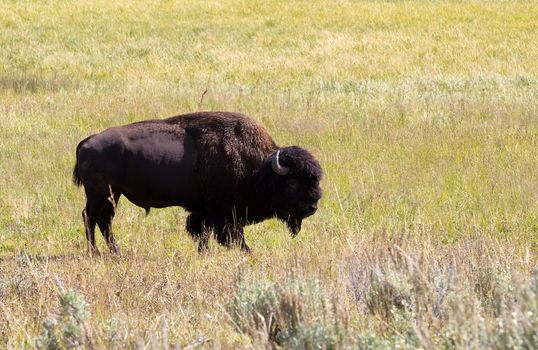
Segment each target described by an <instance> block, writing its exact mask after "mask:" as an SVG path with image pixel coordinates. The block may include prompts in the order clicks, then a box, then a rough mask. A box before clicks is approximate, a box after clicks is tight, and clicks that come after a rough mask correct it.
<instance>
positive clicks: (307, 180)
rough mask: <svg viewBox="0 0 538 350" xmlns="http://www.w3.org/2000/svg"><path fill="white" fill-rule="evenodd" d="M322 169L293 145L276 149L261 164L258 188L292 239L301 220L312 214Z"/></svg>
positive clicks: (307, 154) (316, 205) (317, 198)
mask: <svg viewBox="0 0 538 350" xmlns="http://www.w3.org/2000/svg"><path fill="white" fill-rule="evenodd" d="M321 176H322V170H321V167H320V165H319V163H318V162H317V161H316V159H315V158H314V157H313V156H312V155H311V154H310V153H309V152H308V151H306V150H305V149H302V148H300V147H297V146H291V147H284V148H280V149H278V150H277V151H275V152H273V153H271V154H270V155H269V156H268V157H267V159H266V160H265V163H264V168H263V170H262V176H261V178H260V181H261V184H260V185H261V186H262V187H263V188H265V190H266V196H265V197H266V198H265V199H264V200H267V201H268V203H266V204H268V205H270V207H271V208H270V210H271V211H272V213H273V215H276V217H277V218H279V219H280V220H282V221H284V222H286V224H287V225H288V228H289V229H290V231H291V233H292V235H293V236H295V235H296V234H297V233H298V232H299V231H300V230H301V223H302V220H303V219H304V218H306V217H308V216H310V215H312V214H314V213H315V212H316V210H317V208H318V201H319V200H320V198H321V188H320V187H319V182H320V180H321Z"/></svg>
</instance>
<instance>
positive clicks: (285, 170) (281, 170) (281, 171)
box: [271, 150, 290, 175]
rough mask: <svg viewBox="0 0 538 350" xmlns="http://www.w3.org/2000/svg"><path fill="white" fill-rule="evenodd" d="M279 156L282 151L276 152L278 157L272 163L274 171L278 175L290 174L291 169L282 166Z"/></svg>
mask: <svg viewBox="0 0 538 350" xmlns="http://www.w3.org/2000/svg"><path fill="white" fill-rule="evenodd" d="M279 154H280V150H278V151H276V156H275V157H274V158H273V161H272V162H271V165H272V166H273V171H274V172H275V173H277V174H278V175H287V174H288V173H289V172H290V168H288V167H286V166H282V165H280V162H279V161H278V155H279Z"/></svg>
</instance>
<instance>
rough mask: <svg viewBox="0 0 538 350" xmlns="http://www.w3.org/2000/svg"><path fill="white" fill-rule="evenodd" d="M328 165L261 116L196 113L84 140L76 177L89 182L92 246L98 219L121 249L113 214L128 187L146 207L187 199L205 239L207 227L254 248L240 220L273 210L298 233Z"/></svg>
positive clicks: (190, 226) (194, 227) (184, 203)
mask: <svg viewBox="0 0 538 350" xmlns="http://www.w3.org/2000/svg"><path fill="white" fill-rule="evenodd" d="M321 176H322V169H321V167H320V165H319V163H318V162H317V160H316V159H315V158H314V157H313V156H312V154H310V153H309V152H308V151H306V150H305V149H303V148H300V147H297V146H290V147H278V146H277V145H276V144H275V142H274V141H273V139H272V138H271V136H270V135H269V133H268V132H267V130H266V129H265V128H264V127H263V126H261V125H260V124H258V123H257V122H256V121H255V120H254V119H252V118H250V117H248V116H245V115H242V114H238V113H229V112H198V113H191V114H184V115H179V116H175V117H171V118H168V119H157V120H146V121H141V122H137V123H133V124H128V125H124V126H118V127H112V128H110V129H107V130H105V131H103V132H101V133H98V134H95V135H91V136H89V137H87V138H86V139H84V140H82V141H81V142H80V143H79V144H78V146H77V149H76V164H75V167H74V170H73V181H74V182H75V184H76V185H78V186H80V185H83V186H84V190H85V193H86V206H85V208H84V210H83V211H82V216H83V219H84V224H85V233H86V239H87V243H88V249H89V251H90V252H91V253H94V254H99V251H98V250H97V247H96V244H95V226H96V225H98V226H99V229H100V230H101V233H102V234H103V237H104V239H105V241H106V243H107V246H108V249H109V250H110V251H111V252H112V253H119V250H118V247H117V245H116V242H115V241H114V236H113V234H112V219H113V218H114V213H115V209H116V205H117V203H118V201H119V199H120V196H121V195H124V196H125V197H127V199H129V200H130V201H131V202H132V203H134V204H135V205H137V206H140V207H142V208H144V209H145V210H146V213H148V212H149V210H150V208H163V207H168V206H181V207H183V208H184V209H185V210H187V211H188V212H189V213H190V214H189V215H188V217H187V222H186V230H187V231H188V232H189V233H190V234H191V236H192V237H193V238H194V239H196V240H198V242H199V243H198V249H199V251H205V250H206V249H207V247H208V239H209V235H210V232H213V234H214V237H215V238H216V240H217V241H218V242H219V243H220V244H223V245H225V246H228V247H229V246H232V245H238V246H239V247H240V248H241V249H242V250H243V251H247V252H248V251H249V250H250V249H249V247H248V246H247V244H246V243H245V239H244V235H243V227H244V226H246V225H249V224H253V223H258V222H260V221H263V220H265V219H269V218H273V217H276V218H278V219H280V220H281V221H283V222H285V223H286V224H287V226H288V228H289V230H290V231H291V234H292V236H295V235H296V234H297V233H298V232H299V231H300V229H301V222H302V220H303V219H304V218H306V217H308V216H310V215H312V214H314V213H315V212H316V210H317V208H318V201H319V200H320V198H321V189H320V180H321Z"/></svg>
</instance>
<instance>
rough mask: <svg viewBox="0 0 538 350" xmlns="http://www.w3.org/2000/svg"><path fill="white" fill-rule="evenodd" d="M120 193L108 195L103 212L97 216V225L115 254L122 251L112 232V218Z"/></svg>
mask: <svg viewBox="0 0 538 350" xmlns="http://www.w3.org/2000/svg"><path fill="white" fill-rule="evenodd" d="M120 195H121V194H119V193H114V195H113V197H112V196H110V197H108V198H107V200H106V202H104V203H103V207H102V210H101V213H100V214H99V216H98V218H97V225H99V229H100V230H101V233H102V234H103V238H104V239H105V242H106V245H107V247H108V249H109V250H110V252H111V253H113V254H119V252H120V251H119V249H118V246H117V245H116V241H115V240H114V235H113V233H112V220H113V219H114V214H115V213H116V205H117V204H118V200H119V198H120Z"/></svg>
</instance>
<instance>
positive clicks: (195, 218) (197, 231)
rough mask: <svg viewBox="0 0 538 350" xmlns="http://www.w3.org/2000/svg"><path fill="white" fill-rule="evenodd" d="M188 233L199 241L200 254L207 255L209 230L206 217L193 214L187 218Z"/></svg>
mask: <svg viewBox="0 0 538 350" xmlns="http://www.w3.org/2000/svg"><path fill="white" fill-rule="evenodd" d="M186 229H187V232H189V233H190V235H191V237H192V238H193V239H195V240H197V241H198V252H200V253H205V252H207V250H208V249H209V228H208V227H207V226H206V224H205V217H204V215H202V214H200V213H196V212H195V213H191V214H190V215H189V216H188V217H187V224H186Z"/></svg>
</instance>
